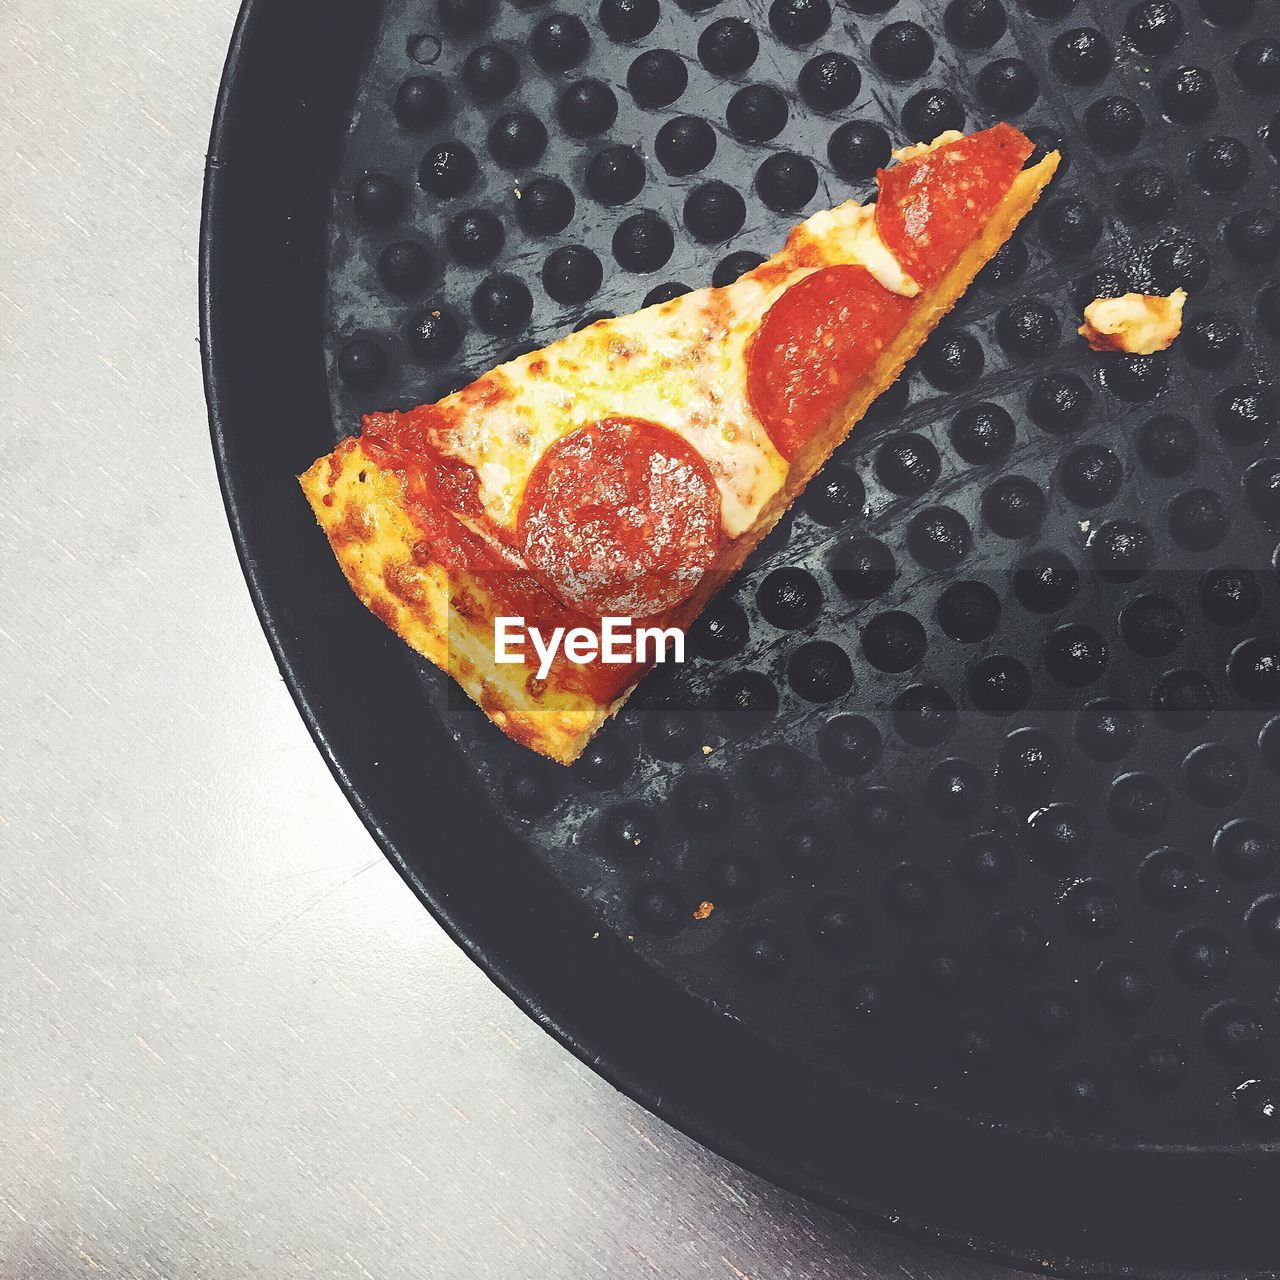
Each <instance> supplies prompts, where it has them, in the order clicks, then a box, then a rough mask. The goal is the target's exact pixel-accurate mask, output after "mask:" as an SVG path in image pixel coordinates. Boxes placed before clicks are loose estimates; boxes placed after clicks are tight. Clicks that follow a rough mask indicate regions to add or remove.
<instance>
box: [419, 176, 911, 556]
mask: <svg viewBox="0 0 1280 1280" xmlns="http://www.w3.org/2000/svg"><path fill="white" fill-rule="evenodd" d="M873 215H874V206H872V205H868V206H862V205H859V204H857V203H856V202H854V201H848V202H847V203H845V204H842V205H840V206H838V207H837V208H835V209H829V210H824V211H823V212H821V213H817V214H815V215H814V216H813V217H811V218H810V219H809V220H808V221H807V222H805V223H802V224H801V225H800V226H799V227H797V228H796V229H795V231H794V232H793V233H792V236H791V239H790V240H789V241H788V244H787V248H786V249H785V250H783V252H782V253H781V254H779V255H778V256H777V257H775V258H774V259H772V260H770V262H767V263H765V264H763V265H762V266H761V267H759V268H757V269H756V270H755V271H753V272H749V273H748V274H747V275H745V276H743V277H742V278H741V279H740V280H737V281H735V282H734V283H733V284H731V285H727V286H724V287H722V288H718V289H698V290H695V291H694V292H692V293H687V294H684V295H683V296H681V297H679V298H675V299H673V300H672V301H670V302H665V303H661V304H659V305H657V306H652V307H646V308H645V309H644V310H643V311H638V312H636V313H634V314H633V315H629V316H622V317H619V318H617V319H612V320H602V321H600V322H599V323H597V324H594V325H591V326H590V327H588V328H586V329H584V330H582V331H580V332H578V333H573V334H570V335H569V336H568V337H565V338H562V339H561V340H560V341H559V342H555V343H552V344H551V346H549V347H546V348H544V349H543V350H541V351H535V352H532V353H531V354H529V355H525V356H521V357H519V358H518V359H516V360H512V361H510V362H509V363H507V364H504V365H500V366H499V367H498V368H497V369H495V370H494V371H493V372H492V373H491V374H489V375H488V377H487V378H485V379H484V380H483V381H484V382H485V383H486V384H488V393H487V394H486V395H484V396H483V398H477V397H476V395H475V392H474V391H472V390H471V389H468V388H464V389H463V390H462V391H460V392H457V393H456V394H455V395H453V396H450V397H448V398H447V399H446V400H444V401H442V402H441V403H442V406H445V407H450V408H453V409H455V410H456V411H457V412H458V422H457V425H456V427H455V428H454V429H453V430H451V431H450V433H449V435H448V437H447V440H446V441H445V442H444V447H445V448H446V449H447V450H448V452H450V453H451V454H453V455H454V456H455V457H457V458H459V459H461V460H462V461H464V462H467V463H469V464H470V465H471V466H472V467H474V468H475V470H476V473H477V475H478V476H479V480H480V485H479V496H480V501H481V503H482V504H483V506H484V508H485V512H486V514H487V515H488V516H489V518H490V519H491V520H492V521H493V522H494V523H495V524H497V525H499V526H500V527H503V528H506V529H509V530H514V529H515V526H516V522H517V519H518V516H519V511H520V502H521V498H522V497H523V494H524V488H525V484H526V483H527V481H528V479H529V474H530V472H531V471H532V470H533V467H534V464H535V463H536V462H537V460H538V459H539V458H540V457H541V456H542V455H543V453H545V452H546V450H547V448H548V446H550V445H551V444H552V443H553V442H554V441H555V440H557V439H559V437H560V436H562V435H565V434H567V433H568V432H569V431H572V430H574V429H575V428H576V427H579V426H583V425H585V424H587V423H590V422H595V421H598V420H599V419H601V418H607V417H611V416H620V417H633V418H647V419H649V420H651V421H653V422H657V423H659V424H661V425H662V426H664V427H667V428H669V429H670V430H672V431H675V432H676V433H677V434H679V435H681V436H682V437H683V438H684V439H685V440H687V441H688V442H689V444H691V445H692V446H693V447H694V448H695V449H696V450H697V451H698V453H700V454H701V455H702V457H703V458H704V459H705V460H706V463H707V465H708V467H709V468H710V470H711V474H712V476H713V477H714V479H715V482H716V486H717V488H718V489H719V491H720V498H721V513H722V518H723V521H724V528H725V532H726V533H727V534H728V535H729V536H730V537H737V536H738V535H739V534H741V533H743V532H744V531H746V530H747V529H749V528H750V527H751V526H752V524H753V523H754V522H755V520H756V518H757V517H758V516H759V514H760V512H761V511H762V510H763V509H764V508H765V506H766V505H767V504H768V502H769V500H770V499H771V498H772V497H773V496H774V495H775V494H776V493H777V492H778V491H779V490H780V489H781V488H782V486H783V484H784V482H785V480H786V476H787V464H786V462H785V460H784V459H783V458H782V457H781V455H780V454H779V453H778V451H777V450H776V449H775V448H774V446H773V443H772V441H771V440H770V439H769V436H768V433H767V432H766V431H765V429H764V426H763V424H762V423H761V422H760V421H759V420H758V419H757V417H756V416H755V413H754V412H753V411H752V408H751V405H750V401H749V398H748V394H747V345H748V343H749V342H750V340H751V338H752V336H753V335H754V334H755V332H756V329H757V328H758V327H759V325H760V321H761V320H762V319H763V317H764V314H765V312H766V311H768V309H769V307H770V306H772V305H773V303H774V301H775V300H776V299H777V298H778V297H779V296H780V295H781V294H782V293H783V292H785V290H786V289H787V288H789V287H790V286H791V285H792V284H794V283H795V282H796V281H798V280H801V279H803V278H804V277H805V276H806V275H808V274H810V273H811V272H812V271H813V270H814V269H815V266H813V265H810V264H811V263H813V262H814V260H815V259H817V260H818V261H821V262H830V263H860V264H862V265H864V266H866V268H867V270H868V271H869V272H870V273H871V274H872V275H873V276H874V277H875V278H876V279H877V280H878V281H880V283H881V284H883V285H884V286H885V287H886V288H888V289H891V290H892V291H893V292H895V293H899V294H902V295H904V296H906V297H913V296H914V295H915V294H917V293H918V292H919V285H918V284H916V282H915V281H914V280H912V279H911V278H910V277H909V276H908V275H907V274H906V272H904V271H903V269H902V268H901V266H899V264H898V262H897V261H896V259H894V257H893V255H892V254H891V253H890V252H889V250H888V249H887V248H886V247H885V245H884V244H883V242H882V241H881V240H880V238H879V236H878V235H877V234H876V230H875V222H874V216H873ZM789 263H794V264H795V265H794V267H793V268H792V269H790V270H788V269H787V266H788V264H789ZM801 263H803V264H804V265H801Z"/></svg>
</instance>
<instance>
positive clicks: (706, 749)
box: [702, 743, 712, 756]
mask: <svg viewBox="0 0 1280 1280" xmlns="http://www.w3.org/2000/svg"><path fill="white" fill-rule="evenodd" d="M711 751H712V748H711V747H708V746H707V745H706V744H705V743H704V744H703V747H702V754H703V755H704V756H709V755H710V754H711Z"/></svg>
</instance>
